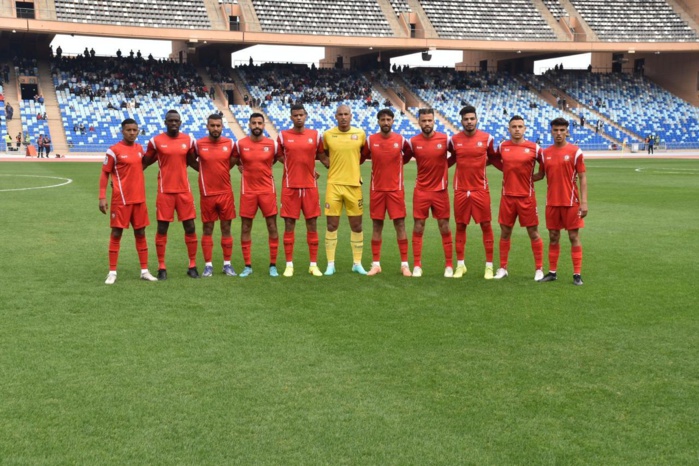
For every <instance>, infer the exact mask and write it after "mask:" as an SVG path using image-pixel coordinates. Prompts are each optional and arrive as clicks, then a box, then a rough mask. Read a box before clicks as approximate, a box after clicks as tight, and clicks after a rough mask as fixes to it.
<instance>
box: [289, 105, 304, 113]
mask: <svg viewBox="0 0 699 466" xmlns="http://www.w3.org/2000/svg"><path fill="white" fill-rule="evenodd" d="M294 110H303V111H304V112H306V107H304V106H303V104H294V105H292V106H291V108H290V109H289V113H292V112H293V111H294ZM306 113H308V112H306Z"/></svg>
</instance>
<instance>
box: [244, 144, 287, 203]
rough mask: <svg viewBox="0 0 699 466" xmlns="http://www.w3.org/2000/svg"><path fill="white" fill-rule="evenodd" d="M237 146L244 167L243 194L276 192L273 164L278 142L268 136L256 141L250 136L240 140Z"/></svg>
mask: <svg viewBox="0 0 699 466" xmlns="http://www.w3.org/2000/svg"><path fill="white" fill-rule="evenodd" d="M236 146H237V151H238V156H239V157H240V162H241V165H242V167H243V174H242V176H241V179H240V192H241V193H242V194H246V193H247V194H264V193H274V192H276V190H275V187H274V176H273V175H272V165H273V164H274V157H275V155H276V153H277V143H276V142H275V141H273V140H272V139H270V138H268V137H263V138H262V140H261V141H258V142H255V141H253V140H252V139H250V137H249V136H248V137H246V138H243V139H241V140H240V141H238V144H237V145H236Z"/></svg>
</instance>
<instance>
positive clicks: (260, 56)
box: [52, 35, 590, 74]
mask: <svg viewBox="0 0 699 466" xmlns="http://www.w3.org/2000/svg"><path fill="white" fill-rule="evenodd" d="M86 44H89V46H90V47H91V48H94V49H95V53H96V54H97V55H105V56H115V55H116V51H117V49H121V52H122V53H123V54H124V55H128V54H129V52H130V51H131V50H133V51H134V53H135V52H137V51H138V50H140V51H141V53H142V54H143V56H146V57H147V56H148V54H150V53H152V54H153V56H154V57H156V58H167V57H168V56H169V54H170V52H171V50H172V49H171V46H170V41H163V40H140V39H112V38H104V37H85V36H75V37H73V36H68V35H57V36H56V37H55V39H54V40H53V42H52V45H53V49H54V50H56V48H58V46H59V45H60V46H61V49H62V50H63V53H64V54H66V55H75V54H79V53H82V52H83V50H84V49H85V45H86ZM431 53H432V60H430V61H429V62H424V61H422V57H421V54H420V53H413V54H409V55H404V56H402V57H398V58H394V59H393V60H391V65H393V64H396V65H399V66H403V65H408V66H411V67H415V66H423V67H424V66H432V67H444V66H447V67H453V66H454V64H455V63H457V62H460V61H461V52H460V51H457V50H435V51H433V52H431ZM251 56H252V57H253V58H254V60H255V63H262V62H284V63H286V62H288V61H289V57H294V63H307V64H309V65H310V64H311V63H315V64H316V65H318V62H319V61H320V60H321V59H322V58H323V57H324V56H325V52H324V49H323V47H298V46H280V45H255V46H252V47H249V48H247V49H244V50H240V51H238V52H235V53H234V54H232V63H233V65H234V66H235V65H239V64H242V63H247V62H248V60H249V59H250V57H251ZM560 63H563V66H564V67H565V68H566V69H576V68H577V69H585V68H587V65H589V64H590V54H589V53H584V54H581V55H572V56H570V57H565V58H554V59H551V60H542V61H540V62H537V63H536V65H535V68H534V72H535V73H537V74H540V73H542V72H543V71H545V70H546V69H548V68H553V66H554V65H557V64H560Z"/></svg>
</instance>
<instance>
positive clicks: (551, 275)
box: [539, 272, 558, 282]
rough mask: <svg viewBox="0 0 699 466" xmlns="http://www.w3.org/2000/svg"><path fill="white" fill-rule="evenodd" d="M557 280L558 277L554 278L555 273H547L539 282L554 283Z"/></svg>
mask: <svg viewBox="0 0 699 466" xmlns="http://www.w3.org/2000/svg"><path fill="white" fill-rule="evenodd" d="M557 279H558V276H556V274H555V273H553V272H549V273H547V274H546V275H544V278H542V279H541V280H539V281H540V282H555V281H556V280H557Z"/></svg>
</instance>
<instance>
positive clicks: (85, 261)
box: [0, 160, 699, 465]
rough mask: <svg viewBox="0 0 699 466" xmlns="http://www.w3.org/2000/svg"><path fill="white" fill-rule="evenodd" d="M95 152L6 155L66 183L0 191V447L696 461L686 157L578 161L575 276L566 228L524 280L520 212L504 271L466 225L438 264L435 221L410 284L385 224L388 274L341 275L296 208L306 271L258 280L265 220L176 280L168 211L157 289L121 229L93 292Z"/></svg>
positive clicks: (410, 173)
mask: <svg viewBox="0 0 699 466" xmlns="http://www.w3.org/2000/svg"><path fill="white" fill-rule="evenodd" d="M153 168H154V167H153ZM153 168H151V169H149V170H148V172H147V184H148V191H149V195H154V190H155V178H154V177H155V173H156V170H154V169H153ZM368 168H369V167H364V170H365V179H368ZM635 168H642V170H641V171H640V172H639V171H635V170H634V169H635ZM99 169H100V166H99V165H98V164H86V163H51V164H49V163H36V164H27V163H1V164H0V190H3V189H11V188H20V187H32V186H33V187H36V186H40V185H41V184H50V183H55V182H56V180H49V179H40V178H28V177H18V176H13V175H42V176H57V177H67V178H71V179H73V180H74V181H73V183H71V184H69V185H67V186H63V187H59V188H53V189H39V190H27V191H4V192H3V191H0V219H2V229H1V230H0V231H1V232H2V233H1V236H0V264H1V266H0V309H1V310H0V463H1V464H12V465H14V464H28V465H36V464H216V465H218V464H304V465H305V464H400V465H403V464H415V465H422V464H443V465H454V464H493V465H500V464H605V465H607V464H633V465H638V464H649V465H657V464H696V463H697V462H698V461H699V443H698V442H697V439H698V438H699V423H698V422H697V420H698V419H699V362H698V359H697V348H699V337H698V335H699V325H697V321H698V319H697V304H699V303H698V301H699V300H698V299H697V296H698V295H697V291H696V286H695V284H694V281H695V275H696V273H695V272H696V270H697V267H696V261H697V259H698V258H699V254H698V253H699V247H698V246H697V242H696V237H697V235H698V234H699V217H698V216H697V199H699V162H698V161H693V160H684V161H671V160H643V161H634V160H606V161H603V160H589V161H588V173H589V184H590V188H589V189H590V196H589V201H590V214H589V217H588V219H587V221H586V222H587V226H586V228H585V229H584V230H583V233H582V238H583V244H584V254H585V256H584V264H583V278H584V280H585V286H583V287H580V288H578V287H574V286H572V285H571V263H570V254H569V246H568V245H567V244H566V243H565V242H562V245H563V246H562V249H561V261H560V266H559V277H560V278H559V280H558V281H557V282H554V283H549V284H537V283H535V282H534V281H533V280H532V277H533V265H532V257H531V249H530V247H529V242H528V241H527V238H526V234H525V232H524V231H523V230H522V229H520V228H517V229H516V231H515V234H514V236H513V244H512V251H511V260H510V266H509V269H510V276H509V277H508V278H507V279H505V280H503V281H485V280H483V278H482V273H483V270H482V269H483V265H482V263H483V260H484V259H483V248H482V243H481V234H480V229H478V228H474V227H473V226H471V227H470V228H469V242H468V247H467V265H468V266H469V272H468V274H467V275H466V277H464V278H463V279H461V280H447V279H444V278H442V277H441V273H442V271H443V257H442V251H441V242H440V240H439V234H438V232H437V228H436V222H434V221H433V220H430V221H428V230H427V233H426V236H425V248H424V268H425V276H424V277H423V278H421V279H405V278H403V277H401V276H399V274H398V251H397V246H396V244H395V234H394V232H393V228H392V226H391V225H390V223H389V222H387V224H386V228H385V231H384V250H383V257H382V264H383V268H384V273H383V274H381V275H379V276H377V277H373V278H371V277H359V276H356V275H353V274H351V273H350V272H349V267H350V265H351V253H350V247H349V227H348V225H347V223H346V221H345V220H343V221H342V223H341V227H340V241H339V244H338V269H339V272H338V274H337V275H336V276H334V277H327V278H326V277H323V278H319V279H316V278H313V277H310V276H308V275H306V274H305V273H301V272H305V265H306V264H307V260H308V258H307V251H306V245H305V228H304V226H303V224H302V223H303V222H301V224H300V225H299V229H298V231H297V243H296V244H297V257H296V263H297V276H295V277H294V278H293V279H283V278H278V279H272V278H270V277H268V276H267V275H266V273H265V272H266V263H267V254H268V253H267V242H266V232H265V231H264V222H263V221H262V220H261V218H259V217H258V219H257V220H256V222H255V231H254V240H253V241H254V243H253V263H254V265H255V266H256V268H255V274H253V276H251V277H249V278H248V279H239V278H228V277H224V276H222V275H221V274H220V273H217V274H216V275H215V276H214V277H213V278H211V279H207V280H191V279H189V278H187V277H186V276H185V274H184V272H185V270H186V265H187V264H186V254H185V247H184V242H183V240H182V230H181V227H180V226H179V225H178V224H173V225H172V227H171V230H170V231H171V234H170V241H169V244H168V264H169V266H168V268H169V275H170V279H169V280H168V281H167V282H161V283H145V282H141V281H139V280H138V269H139V267H138V261H137V257H136V253H135V248H134V245H133V239H132V236H131V233H130V232H128V233H127V234H126V235H125V236H124V239H123V240H122V250H121V256H120V262H119V280H118V281H117V283H116V284H115V285H114V286H112V287H108V286H105V285H104V284H103V280H104V277H105V275H106V271H107V242H108V232H109V228H108V219H107V217H106V216H104V215H102V214H101V213H99V211H98V209H97V185H98V173H99ZM323 175H325V173H324V172H323ZM414 176H415V174H414V167H413V166H412V165H410V166H409V167H408V168H407V171H406V179H408V180H411V181H410V182H409V183H408V184H410V185H412V180H413V179H414ZM490 176H491V185H492V186H493V187H494V188H495V189H493V206H494V211H495V212H494V214H495V215H496V211H497V200H498V189H497V187H498V186H499V183H500V178H499V176H498V173H496V172H494V171H493V172H490ZM194 180H195V179H194V177H192V181H194ZM234 180H235V182H238V180H239V175H238V174H234ZM321 184H324V178H323V179H322V180H321ZM365 190H366V187H365ZM544 192H545V189H544V187H543V186H542V185H539V193H538V194H539V199H540V205H542V206H543V194H544ZM365 194H367V195H368V192H366V193H365ZM236 195H237V187H236ZM408 197H410V196H408ZM149 206H150V207H151V209H152V210H151V219H154V214H155V209H154V199H153V198H150V199H149ZM409 211H410V210H409ZM153 223H155V222H154V220H153ZM409 223H410V224H411V223H412V222H409ZM239 225H240V224H239V221H238V220H236V221H235V222H234V231H235V247H234V265H235V266H236V268H237V269H240V267H241V265H242V264H241V255H240V246H239V242H238V240H239V228H240V226H239ZM320 225H321V228H320V229H321V231H322V230H323V229H324V218H321V220H320ZM279 227H280V228H282V222H281V221H280V222H279ZM198 229H199V232H200V231H201V229H200V225H198ZM370 229H371V222H370V220H369V219H368V218H366V219H365V232H366V233H365V255H364V262H365V265H368V264H369V261H370V248H369V238H370V236H369V232H370ZM496 231H497V227H496ZM542 231H543V226H542ZM154 233H155V228H154V225H153V226H151V227H149V229H148V236H149V246H150V251H151V270H154V269H155V268H156V267H155V265H156V263H155V262H156V261H155V247H154V244H153V237H154ZM496 234H497V233H496ZM322 237H323V235H322V233H321V254H320V255H321V258H320V265H321V267H323V266H324V265H325V259H324V252H323V247H322ZM217 238H218V234H217V235H216V236H215V249H214V250H215V257H214V260H215V264H216V272H218V271H219V269H220V248H219V246H218V239H217ZM546 243H548V242H547V241H546ZM496 244H497V241H496ZM281 251H282V248H281V245H280V261H279V264H280V265H281V267H280V269H283V254H282V252H281ZM496 261H497V250H496ZM411 262H412V260H411ZM200 264H201V257H200ZM200 268H201V267H200Z"/></svg>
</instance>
